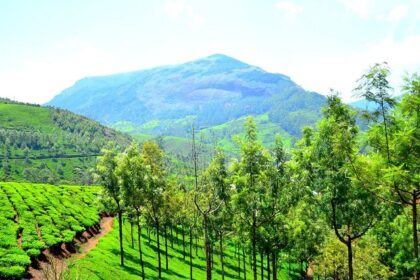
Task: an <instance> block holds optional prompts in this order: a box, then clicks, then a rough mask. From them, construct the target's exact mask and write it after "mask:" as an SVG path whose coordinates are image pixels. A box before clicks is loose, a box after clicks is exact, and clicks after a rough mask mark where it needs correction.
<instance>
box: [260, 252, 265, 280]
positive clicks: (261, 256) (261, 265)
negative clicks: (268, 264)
mask: <svg viewBox="0 0 420 280" xmlns="http://www.w3.org/2000/svg"><path fill="white" fill-rule="evenodd" d="M260 261H261V264H260V267H261V280H264V253H263V252H262V251H261V252H260Z"/></svg>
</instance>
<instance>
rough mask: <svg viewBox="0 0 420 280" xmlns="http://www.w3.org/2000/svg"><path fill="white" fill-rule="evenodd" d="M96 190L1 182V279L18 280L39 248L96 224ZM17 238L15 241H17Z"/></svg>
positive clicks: (39, 251)
mask: <svg viewBox="0 0 420 280" xmlns="http://www.w3.org/2000/svg"><path fill="white" fill-rule="evenodd" d="M98 191H99V189H98V188H97V187H89V188H81V187H77V186H51V185H38V184H28V183H5V182H0V205H1V207H0V279H3V278H4V279H15V278H16V279H19V278H21V277H22V276H23V273H24V272H25V270H26V267H27V266H28V265H29V264H30V263H31V261H30V257H37V256H38V255H39V254H40V253H41V250H42V249H45V248H47V247H50V246H53V245H57V244H60V243H62V242H70V241H72V240H73V238H74V236H75V235H76V232H80V231H83V230H84V229H85V228H87V227H90V226H92V225H94V224H96V223H97V222H98V220H99V215H98V210H97V209H96V207H95V203H94V201H95V198H96V195H97V193H98ZM16 237H18V238H16Z"/></svg>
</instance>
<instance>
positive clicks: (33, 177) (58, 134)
mask: <svg viewBox="0 0 420 280" xmlns="http://www.w3.org/2000/svg"><path fill="white" fill-rule="evenodd" d="M109 141H113V142H114V143H116V144H118V145H119V146H120V148H124V147H125V146H127V145H128V143H129V142H130V141H131V140H130V137H129V136H127V135H124V134H122V133H119V132H116V131H115V130H113V129H110V128H107V127H105V126H102V125H100V124H98V123H96V122H94V121H92V120H89V119H88V118H86V117H82V116H78V115H76V114H73V113H71V112H69V111H66V110H62V109H56V108H49V107H48V108H47V107H40V106H36V105H31V104H22V103H16V102H13V101H11V100H7V99H0V159H1V163H2V165H1V166H0V178H1V179H2V180H8V181H29V182H42V183H47V182H48V183H54V184H57V183H60V182H61V183H64V182H66V183H83V184H91V183H92V178H91V175H90V172H89V170H90V169H92V168H93V167H94V165H95V161H96V157H97V156H98V154H99V153H100V150H101V149H102V148H103V147H104V146H105V145H106V144H107V143H108V142H109Z"/></svg>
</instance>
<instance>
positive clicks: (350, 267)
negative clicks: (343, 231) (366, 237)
mask: <svg viewBox="0 0 420 280" xmlns="http://www.w3.org/2000/svg"><path fill="white" fill-rule="evenodd" d="M346 245H347V254H348V256H347V259H348V267H349V280H353V250H352V248H351V238H350V237H348V240H347V244H346Z"/></svg>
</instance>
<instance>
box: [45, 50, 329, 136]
mask: <svg viewBox="0 0 420 280" xmlns="http://www.w3.org/2000/svg"><path fill="white" fill-rule="evenodd" d="M324 102H325V97H324V96H322V95H320V94H318V93H315V92H309V91H305V90H304V89H303V88H302V87H300V86H299V85H297V84H296V83H294V82H293V81H292V80H291V79H290V77H288V76H286V75H283V74H279V73H269V72H267V71H265V70H263V69H262V68H260V67H258V66H253V65H250V64H247V63H245V62H242V61H239V60H237V59H235V58H232V57H229V56H227V55H224V54H213V55H210V56H207V57H205V58H201V59H197V60H194V61H190V62H186V63H182V64H176V65H169V66H159V67H154V68H151V69H144V70H137V71H133V72H125V73H119V74H113V75H106V76H97V77H87V78H83V79H81V80H79V81H77V82H76V83H75V84H74V85H73V86H72V87H70V88H67V89H65V90H64V91H62V92H61V93H60V94H58V95H57V96H55V97H54V98H53V99H52V100H51V101H50V102H48V103H47V105H50V106H56V107H61V108H65V109H68V110H70V111H73V112H75V113H78V114H81V115H85V116H87V117H89V118H92V119H94V120H97V121H99V122H101V123H103V124H106V125H113V124H115V123H118V122H122V121H125V122H129V123H132V124H133V125H134V126H139V125H143V124H145V123H148V122H151V121H155V120H159V121H162V120H163V121H166V120H168V121H171V120H183V119H185V118H187V117H191V116H193V117H194V120H195V121H194V122H195V124H196V125H198V126H204V127H208V126H214V125H220V124H223V123H225V122H228V121H232V120H235V119H238V118H240V117H243V116H245V115H261V114H265V113H268V115H269V117H270V119H271V120H272V121H273V122H274V123H276V124H278V125H279V126H280V127H281V128H282V129H284V130H285V131H287V132H288V133H290V134H291V135H294V136H298V135H299V133H300V129H301V128H302V126H304V125H311V124H314V123H315V121H316V120H317V119H318V118H319V116H320V110H319V109H320V107H321V106H322V105H323V104H324ZM301 116H304V117H303V118H302V117H301ZM189 126H191V124H189ZM162 131H165V133H167V134H169V135H174V136H180V135H179V134H177V132H176V131H171V130H170V129H169V133H168V127H167V126H166V127H164V128H162V129H160V128H159V127H157V128H156V129H155V130H154V131H153V134H155V135H156V134H161V133H162ZM181 136H182V135H181Z"/></svg>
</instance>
